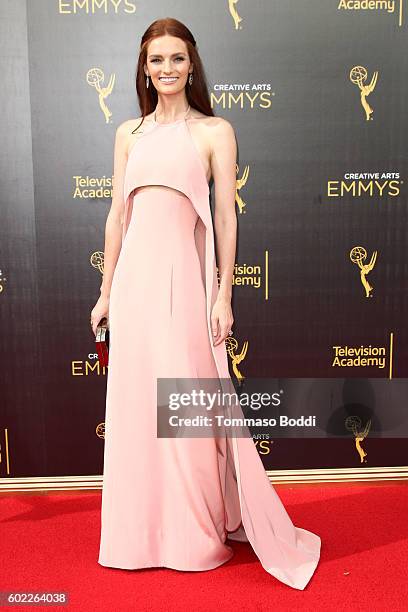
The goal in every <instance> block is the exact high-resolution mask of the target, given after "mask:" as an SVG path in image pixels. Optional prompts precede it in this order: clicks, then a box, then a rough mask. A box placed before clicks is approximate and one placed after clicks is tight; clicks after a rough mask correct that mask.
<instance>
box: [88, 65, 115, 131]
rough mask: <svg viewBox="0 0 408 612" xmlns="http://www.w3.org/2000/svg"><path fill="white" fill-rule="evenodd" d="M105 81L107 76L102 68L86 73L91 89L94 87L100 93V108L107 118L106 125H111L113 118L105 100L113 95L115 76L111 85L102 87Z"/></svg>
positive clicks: (112, 77) (111, 77) (92, 69)
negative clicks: (110, 121)
mask: <svg viewBox="0 0 408 612" xmlns="http://www.w3.org/2000/svg"><path fill="white" fill-rule="evenodd" d="M104 80H105V75H104V73H103V70H101V68H90V69H89V70H88V72H87V73H86V82H87V83H88V85H90V86H91V87H94V88H95V89H96V91H97V92H98V100H99V106H100V107H101V109H102V112H103V114H104V116H105V121H106V123H109V119H110V118H111V116H112V113H111V111H110V110H109V108H108V107H107V106H106V104H105V98H107V97H108V96H110V95H111V93H112V90H113V86H114V84H115V75H114V74H111V75H110V77H109V83H108V85H107V86H106V87H102V83H103V82H104Z"/></svg>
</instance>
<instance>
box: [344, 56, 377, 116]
mask: <svg viewBox="0 0 408 612" xmlns="http://www.w3.org/2000/svg"><path fill="white" fill-rule="evenodd" d="M367 76H368V75H367V69H366V68H364V66H354V68H352V69H351V70H350V81H351V82H352V83H354V85H358V88H359V89H360V101H361V104H362V107H363V108H364V110H365V114H366V119H367V121H369V120H370V119H372V117H371V114H372V113H373V109H372V108H371V106H370V105H369V103H368V102H367V96H369V95H370V93H371V92H372V91H374V88H375V86H376V84H377V79H378V72H377V71H375V72H374V74H373V77H372V79H371V81H370V83H369V84H368V85H363V83H364V82H365V81H366V80H367Z"/></svg>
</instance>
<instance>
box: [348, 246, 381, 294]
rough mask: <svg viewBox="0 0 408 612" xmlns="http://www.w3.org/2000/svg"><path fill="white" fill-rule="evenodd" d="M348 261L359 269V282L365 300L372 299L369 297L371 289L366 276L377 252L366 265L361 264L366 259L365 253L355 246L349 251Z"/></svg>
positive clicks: (375, 252)
mask: <svg viewBox="0 0 408 612" xmlns="http://www.w3.org/2000/svg"><path fill="white" fill-rule="evenodd" d="M350 259H351V261H352V262H353V263H354V264H357V265H358V267H359V268H360V280H361V283H362V285H363V287H364V289H365V296H366V297H367V298H368V297H373V296H372V295H371V292H372V290H373V288H372V286H371V285H370V283H369V282H368V280H367V278H366V276H367V274H368V273H369V272H371V270H372V269H373V268H374V266H375V262H376V260H377V251H374V253H373V254H372V256H371V259H370V262H369V263H368V264H363V261H365V260H366V259H367V251H366V250H365V248H364V247H362V246H355V247H353V248H352V249H351V251H350Z"/></svg>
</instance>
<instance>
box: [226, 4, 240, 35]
mask: <svg viewBox="0 0 408 612" xmlns="http://www.w3.org/2000/svg"><path fill="white" fill-rule="evenodd" d="M238 2H239V0H228V9H229V12H230V13H231V16H232V19H233V20H234V25H235V29H236V30H242V25H240V24H241V21H242V17H240V16H239V15H238V12H237V9H236V8H235V5H236V4H238Z"/></svg>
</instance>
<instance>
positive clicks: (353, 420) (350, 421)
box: [345, 416, 371, 463]
mask: <svg viewBox="0 0 408 612" xmlns="http://www.w3.org/2000/svg"><path fill="white" fill-rule="evenodd" d="M345 425H346V429H347V430H348V431H352V432H353V435H354V441H355V444H356V449H357V452H358V454H359V456H360V463H363V462H364V463H367V459H365V457H366V456H367V453H366V452H365V450H364V449H363V448H361V442H362V441H363V440H364V438H366V437H367V436H368V432H369V431H370V428H371V419H370V420H369V421H368V422H367V425H366V426H365V427H364V429H363V430H362V429H361V419H360V417H358V416H349V417H347V419H346V422H345Z"/></svg>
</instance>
